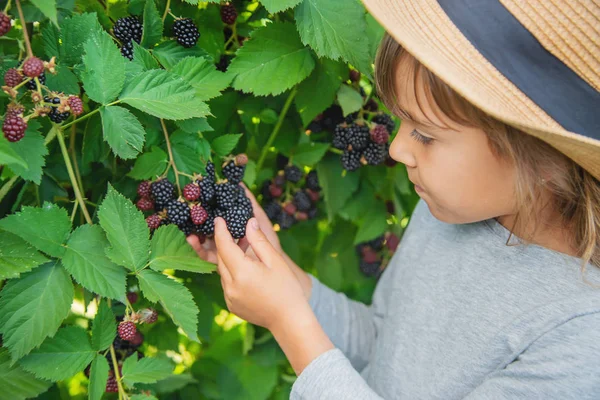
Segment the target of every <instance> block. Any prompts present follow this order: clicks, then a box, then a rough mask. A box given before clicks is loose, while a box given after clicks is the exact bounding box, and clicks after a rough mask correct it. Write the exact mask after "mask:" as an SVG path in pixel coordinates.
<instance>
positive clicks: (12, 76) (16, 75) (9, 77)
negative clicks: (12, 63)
mask: <svg viewBox="0 0 600 400" xmlns="http://www.w3.org/2000/svg"><path fill="white" fill-rule="evenodd" d="M21 82H23V75H21V73H20V72H19V71H18V70H17V69H16V68H10V69H9V70H8V71H6V72H5V73H4V84H5V85H6V86H9V87H15V86H17V85H18V84H19V83H21Z"/></svg>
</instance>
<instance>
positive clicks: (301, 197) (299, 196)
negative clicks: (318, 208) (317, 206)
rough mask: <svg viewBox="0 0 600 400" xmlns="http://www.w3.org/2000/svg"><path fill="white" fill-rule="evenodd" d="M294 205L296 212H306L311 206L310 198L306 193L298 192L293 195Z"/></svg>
mask: <svg viewBox="0 0 600 400" xmlns="http://www.w3.org/2000/svg"><path fill="white" fill-rule="evenodd" d="M294 204H295V205H296V208H297V209H298V211H308V210H310V207H311V206H312V202H311V201H310V198H309V197H308V195H307V194H306V192H303V191H298V192H296V193H295V194H294Z"/></svg>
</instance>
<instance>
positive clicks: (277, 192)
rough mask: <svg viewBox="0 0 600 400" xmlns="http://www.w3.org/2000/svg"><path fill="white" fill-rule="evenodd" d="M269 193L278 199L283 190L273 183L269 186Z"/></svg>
mask: <svg viewBox="0 0 600 400" xmlns="http://www.w3.org/2000/svg"><path fill="white" fill-rule="evenodd" d="M269 193H271V196H273V197H279V196H281V195H282V194H283V188H282V187H281V186H277V185H276V184H274V183H271V184H270V185H269Z"/></svg>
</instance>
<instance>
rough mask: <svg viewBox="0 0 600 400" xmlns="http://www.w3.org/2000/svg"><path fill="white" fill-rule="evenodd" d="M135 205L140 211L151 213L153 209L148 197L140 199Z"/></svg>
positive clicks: (152, 203)
mask: <svg viewBox="0 0 600 400" xmlns="http://www.w3.org/2000/svg"><path fill="white" fill-rule="evenodd" d="M135 205H136V206H137V208H139V209H140V210H142V211H151V210H152V209H153V208H154V202H153V201H152V199H149V198H148V197H142V198H140V199H139V200H138V201H137V203H135Z"/></svg>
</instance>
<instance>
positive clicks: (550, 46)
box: [363, 0, 600, 180]
mask: <svg viewBox="0 0 600 400" xmlns="http://www.w3.org/2000/svg"><path fill="white" fill-rule="evenodd" d="M363 2H364V4H365V6H366V8H367V9H368V10H369V12H370V13H371V14H372V15H373V17H375V18H376V19H377V20H378V21H379V22H380V23H381V25H383V26H384V27H385V29H386V30H387V31H388V33H389V34H390V35H391V36H392V37H394V39H396V41H397V42H398V43H400V44H401V45H402V46H403V47H404V48H405V49H406V50H407V51H408V52H409V53H411V54H412V55H413V56H414V57H415V58H417V59H418V60H419V61H420V62H421V63H423V65H425V66H426V67H427V68H428V69H429V70H431V71H432V72H433V73H434V74H436V75H437V76H439V77H440V78H441V79H442V80H443V81H444V82H446V83H447V84H448V85H450V86H451V87H452V88H453V89H454V90H456V91H457V92H458V93H460V94H461V95H462V96H463V97H465V98H466V99H467V100H468V101H469V102H471V103H472V104H474V105H475V106H477V107H478V108H480V109H481V110H483V111H485V112H486V113H488V114H490V115H491V116H493V117H495V118H497V119H499V120H501V121H503V122H505V123H507V124H509V125H512V126H514V127H516V128H518V129H521V130H523V131H524V132H527V133H529V134H531V135H533V136H535V137H537V138H540V139H542V140H543V141H545V142H547V143H549V144H550V145H552V146H553V147H555V148H556V149H558V150H559V151H561V152H562V153H564V154H566V155H567V156H568V157H570V158H571V159H572V160H574V161H575V162H577V163H578V164H579V165H581V166H582V167H583V168H585V169H586V170H588V171H589V172H590V173H591V174H592V175H593V176H594V177H595V178H596V179H598V180H600V3H599V2H598V1H597V0H363Z"/></svg>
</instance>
